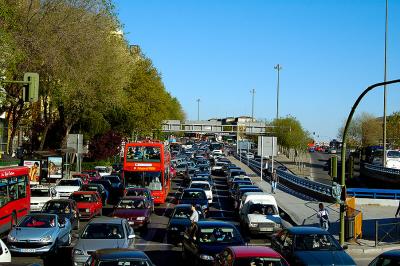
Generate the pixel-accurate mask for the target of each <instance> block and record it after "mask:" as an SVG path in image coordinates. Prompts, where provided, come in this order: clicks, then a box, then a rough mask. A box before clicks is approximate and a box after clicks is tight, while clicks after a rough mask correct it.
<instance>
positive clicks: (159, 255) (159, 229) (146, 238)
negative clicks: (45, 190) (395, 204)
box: [8, 176, 373, 266]
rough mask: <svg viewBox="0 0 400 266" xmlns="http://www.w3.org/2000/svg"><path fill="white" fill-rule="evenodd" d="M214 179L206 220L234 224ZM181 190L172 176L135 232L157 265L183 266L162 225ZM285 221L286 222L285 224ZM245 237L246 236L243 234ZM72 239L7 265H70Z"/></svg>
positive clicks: (224, 191) (258, 241)
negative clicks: (161, 200)
mask: <svg viewBox="0 0 400 266" xmlns="http://www.w3.org/2000/svg"><path fill="white" fill-rule="evenodd" d="M213 178H214V182H215V188H214V191H213V196H214V197H213V204H212V206H211V207H210V213H209V216H210V219H216V220H223V221H230V222H232V223H235V224H238V219H237V217H236V215H235V213H234V212H232V202H231V200H230V199H229V195H228V186H227V184H226V178H225V177H216V176H213ZM181 191H182V180H181V179H179V178H176V179H174V180H172V190H171V191H170V193H169V195H168V198H167V202H166V203H165V204H162V205H159V206H156V209H155V212H154V214H153V215H152V217H151V224H150V226H149V227H148V229H147V230H145V231H136V232H135V233H136V235H137V236H138V237H137V239H136V243H135V248H136V249H139V250H142V251H144V252H146V254H147V255H148V256H149V257H150V258H151V260H152V261H153V262H154V263H155V264H156V265H158V266H163V265H174V266H180V265H182V266H183V265H184V264H183V263H182V262H181V250H182V247H181V246H175V245H171V244H168V243H167V241H166V227H167V224H168V220H169V218H168V216H169V214H170V213H171V211H172V210H173V208H174V206H175V203H176V199H177V198H178V197H179V196H180V193H181ZM109 213H111V208H110V206H108V207H106V208H104V209H103V214H104V215H107V214H109ZM86 224H87V222H81V224H80V230H81V229H82V228H83V227H84V226H85V225H86ZM285 224H287V222H286V223H285ZM245 237H246V236H245ZM246 238H247V240H248V241H249V244H250V245H267V246H268V245H269V239H268V238H266V237H258V238H254V237H252V238H251V239H250V238H248V237H246ZM75 242H76V239H73V243H72V245H71V246H70V247H65V248H61V250H60V252H59V254H58V255H57V257H48V258H45V259H42V258H40V257H37V256H33V255H32V256H18V255H16V254H13V258H12V263H11V264H8V265H12V266H26V265H46V266H47V265H49V266H50V265H57V266H64V265H66V266H71V265H72V261H71V252H72V246H73V245H74V243H75ZM372 258H373V256H371V258H366V257H365V256H363V257H360V258H355V259H359V260H358V261H357V264H359V265H367V264H368V263H367V262H369V261H371V260H372Z"/></svg>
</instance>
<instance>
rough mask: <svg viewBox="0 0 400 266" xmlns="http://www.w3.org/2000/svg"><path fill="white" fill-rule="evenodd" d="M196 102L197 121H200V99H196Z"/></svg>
mask: <svg viewBox="0 0 400 266" xmlns="http://www.w3.org/2000/svg"><path fill="white" fill-rule="evenodd" d="M196 102H197V121H200V99H197V100H196Z"/></svg>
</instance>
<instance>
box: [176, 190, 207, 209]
mask: <svg viewBox="0 0 400 266" xmlns="http://www.w3.org/2000/svg"><path fill="white" fill-rule="evenodd" d="M178 203H179V204H194V205H199V206H201V208H202V209H203V211H204V212H205V213H207V212H208V208H209V206H208V199H207V195H206V192H205V191H204V190H203V189H201V188H187V189H184V190H183V192H182V195H181V197H180V198H179V200H178Z"/></svg>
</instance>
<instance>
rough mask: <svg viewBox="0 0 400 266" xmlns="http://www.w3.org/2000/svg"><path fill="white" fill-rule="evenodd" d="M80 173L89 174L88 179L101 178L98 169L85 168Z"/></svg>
mask: <svg viewBox="0 0 400 266" xmlns="http://www.w3.org/2000/svg"><path fill="white" fill-rule="evenodd" d="M81 173H82V174H87V175H89V176H90V180H97V179H101V175H100V174H99V171H97V170H85V171H82V172H81Z"/></svg>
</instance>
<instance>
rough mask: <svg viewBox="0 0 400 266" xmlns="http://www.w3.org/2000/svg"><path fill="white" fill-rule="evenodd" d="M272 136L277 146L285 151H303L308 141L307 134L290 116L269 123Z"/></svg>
mask: <svg viewBox="0 0 400 266" xmlns="http://www.w3.org/2000/svg"><path fill="white" fill-rule="evenodd" d="M271 125H272V126H274V128H273V132H274V135H275V136H276V137H277V138H278V144H279V145H281V146H282V147H284V148H285V149H288V150H289V149H294V150H295V151H297V152H298V151H304V150H306V149H307V143H308V140H309V139H310V137H309V133H308V132H307V131H305V130H304V129H303V127H302V126H301V124H300V122H299V121H298V120H297V119H296V118H295V117H292V116H287V117H285V118H279V119H275V120H274V121H272V123H271Z"/></svg>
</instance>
